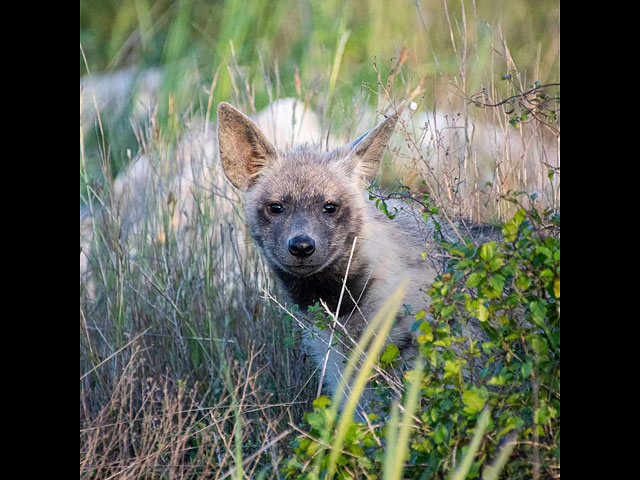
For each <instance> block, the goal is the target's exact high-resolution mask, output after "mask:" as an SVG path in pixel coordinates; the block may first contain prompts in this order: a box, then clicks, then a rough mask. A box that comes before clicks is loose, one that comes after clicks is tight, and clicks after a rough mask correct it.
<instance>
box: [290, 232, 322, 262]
mask: <svg viewBox="0 0 640 480" xmlns="http://www.w3.org/2000/svg"><path fill="white" fill-rule="evenodd" d="M315 250H316V242H314V241H313V238H311V237H307V236H306V235H298V236H297V237H293V238H292V239H291V240H289V252H290V253H291V255H293V256H294V257H300V258H304V257H309V256H311V255H312V254H313V252H314V251H315Z"/></svg>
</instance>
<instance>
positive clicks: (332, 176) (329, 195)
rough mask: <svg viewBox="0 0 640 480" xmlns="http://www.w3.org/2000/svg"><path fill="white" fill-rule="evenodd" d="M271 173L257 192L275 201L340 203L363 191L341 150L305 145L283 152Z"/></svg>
mask: <svg viewBox="0 0 640 480" xmlns="http://www.w3.org/2000/svg"><path fill="white" fill-rule="evenodd" d="M267 170H268V171H266V172H263V174H262V175H260V176H259V177H258V179H257V182H256V185H255V188H254V190H255V191H256V192H260V196H261V197H262V198H265V195H266V196H269V197H270V200H273V201H276V200H289V201H292V202H301V201H305V202H306V201H322V200H326V201H339V200H340V199H342V198H345V197H351V196H352V195H353V194H355V193H356V192H359V190H360V189H359V184H358V183H357V181H356V180H355V178H353V176H352V175H351V173H350V172H349V171H348V170H347V168H345V165H344V162H343V154H342V153H341V152H340V151H333V152H329V153H323V152H319V151H317V150H316V149H314V148H312V147H310V146H307V145H305V146H302V147H299V148H298V149H296V150H293V151H289V152H285V153H280V154H279V155H278V159H277V161H275V162H273V164H272V165H270V166H269V167H267Z"/></svg>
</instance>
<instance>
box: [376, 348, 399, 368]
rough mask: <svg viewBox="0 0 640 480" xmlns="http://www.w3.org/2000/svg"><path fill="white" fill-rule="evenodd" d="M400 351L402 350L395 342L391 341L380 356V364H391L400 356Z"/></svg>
mask: <svg viewBox="0 0 640 480" xmlns="http://www.w3.org/2000/svg"><path fill="white" fill-rule="evenodd" d="M399 353H400V351H399V350H398V347H397V346H396V345H394V344H393V343H390V344H389V345H387V348H385V350H384V353H383V354H382V356H381V357H380V364H381V365H383V366H387V365H391V364H392V363H393V361H394V360H395V359H396V358H398V354H399Z"/></svg>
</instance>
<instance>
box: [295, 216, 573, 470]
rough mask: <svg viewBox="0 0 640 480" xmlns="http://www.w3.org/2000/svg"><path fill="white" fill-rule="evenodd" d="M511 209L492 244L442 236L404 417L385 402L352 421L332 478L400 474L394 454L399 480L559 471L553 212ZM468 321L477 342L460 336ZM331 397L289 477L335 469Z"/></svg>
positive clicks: (321, 402)
mask: <svg viewBox="0 0 640 480" xmlns="http://www.w3.org/2000/svg"><path fill="white" fill-rule="evenodd" d="M518 206H519V207H520V208H519V209H518V210H517V212H516V214H515V216H514V217H513V218H512V219H511V220H510V221H508V222H506V223H505V224H503V226H502V237H501V238H500V240H499V241H490V242H485V243H482V244H480V245H476V244H474V243H473V242H472V241H470V240H467V241H465V242H464V243H447V242H445V241H441V242H440V246H441V248H442V250H443V252H444V253H445V254H446V255H447V256H448V257H449V262H448V266H447V269H446V270H445V271H444V272H443V273H442V274H441V275H439V276H438V277H437V278H436V281H435V282H434V283H433V285H432V287H431V289H430V290H429V291H428V294H429V296H430V297H431V306H430V310H429V312H425V311H421V312H418V313H417V314H416V322H415V324H414V327H415V330H416V332H417V342H418V345H419V351H420V359H419V360H418V361H417V362H416V363H417V364H418V365H419V366H420V367H421V368H419V370H414V371H411V372H408V373H407V374H405V381H408V378H407V377H411V379H412V380H413V383H412V384H416V383H415V380H416V378H417V379H419V386H420V388H419V398H418V402H417V407H416V408H413V407H411V405H410V403H411V402H410V398H408V397H410V391H411V388H409V387H407V388H406V391H407V392H405V399H404V412H405V414H404V416H403V421H402V422H400V423H399V422H398V418H397V417H398V412H397V409H396V406H395V405H394V406H393V407H391V408H390V405H388V404H387V405H386V406H385V412H386V413H385V414H383V415H382V416H378V415H375V414H372V415H370V417H369V422H368V423H361V422H351V424H350V425H349V427H348V428H347V429H346V433H345V435H344V436H343V438H342V439H339V440H340V442H341V443H342V448H341V451H340V453H339V455H338V456H337V468H336V470H335V478H376V477H377V476H378V475H384V478H400V473H399V472H392V471H391V469H390V468H389V467H388V465H387V463H388V462H389V461H390V459H393V458H396V460H397V456H398V455H399V456H400V458H402V459H404V466H403V467H402V477H403V478H444V477H449V476H450V475H454V477H453V478H458V477H455V475H459V478H478V477H480V475H481V473H482V477H483V478H497V476H498V474H500V475H502V476H503V477H504V478H555V477H559V475H560V215H559V214H556V213H554V212H550V211H544V212H542V213H539V212H537V211H536V210H535V208H532V209H528V210H527V209H525V208H522V206H521V205H520V204H518ZM470 324H474V325H475V326H479V329H480V331H481V332H482V336H481V338H478V339H474V338H471V337H470V336H468V333H467V331H468V329H467V328H466V327H468V326H469V325H470ZM422 365H423V366H422ZM412 372H415V373H412ZM415 390H416V391H418V389H415ZM330 404H331V402H330V400H329V399H327V398H326V397H321V398H319V399H317V400H316V402H314V410H313V412H311V413H308V414H307V415H306V416H305V420H306V422H307V424H308V425H309V429H308V431H307V432H301V435H300V436H298V437H297V439H296V440H295V441H294V455H293V456H292V458H289V459H288V460H287V461H286V462H285V466H284V470H285V472H286V477H287V478H323V477H326V478H330V477H332V476H333V475H332V474H328V475H327V473H329V472H328V471H327V468H328V455H325V453H328V452H329V451H331V449H332V446H333V445H335V442H336V440H338V439H337V438H336V433H335V432H336V430H335V429H334V424H335V421H334V420H335V419H334V418H333V415H334V413H333V412H334V410H332V409H331V408H330ZM483 415H485V417H484V418H485V420H486V423H483V424H482V425H480V426H479V424H480V423H482V422H481V421H480V420H481V419H482V418H483ZM411 419H412V420H411ZM405 421H406V423H405ZM409 423H410V424H411V428H408V427H409ZM398 426H399V428H400V431H402V429H403V428H404V429H405V431H406V432H408V437H407V439H406V440H404V443H403V442H399V441H398V439H400V438H401V436H400V434H399V432H398V431H397V429H398ZM474 429H475V430H476V434H477V435H476V437H477V441H476V442H475V443H474V442H472V437H473V436H474ZM483 431H484V435H482V437H480V434H481V432H483ZM389 448H393V449H394V450H395V452H394V454H389V451H388V450H389ZM456 469H457V470H456ZM390 475H391V477H390Z"/></svg>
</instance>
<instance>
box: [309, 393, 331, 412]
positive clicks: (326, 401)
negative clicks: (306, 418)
mask: <svg viewBox="0 0 640 480" xmlns="http://www.w3.org/2000/svg"><path fill="white" fill-rule="evenodd" d="M330 404H331V399H330V398H329V397H327V396H326V395H322V396H320V397H318V398H316V399H315V400H314V401H313V408H317V409H319V410H324V409H325V408H326V407H328V406H329V405H330Z"/></svg>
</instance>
